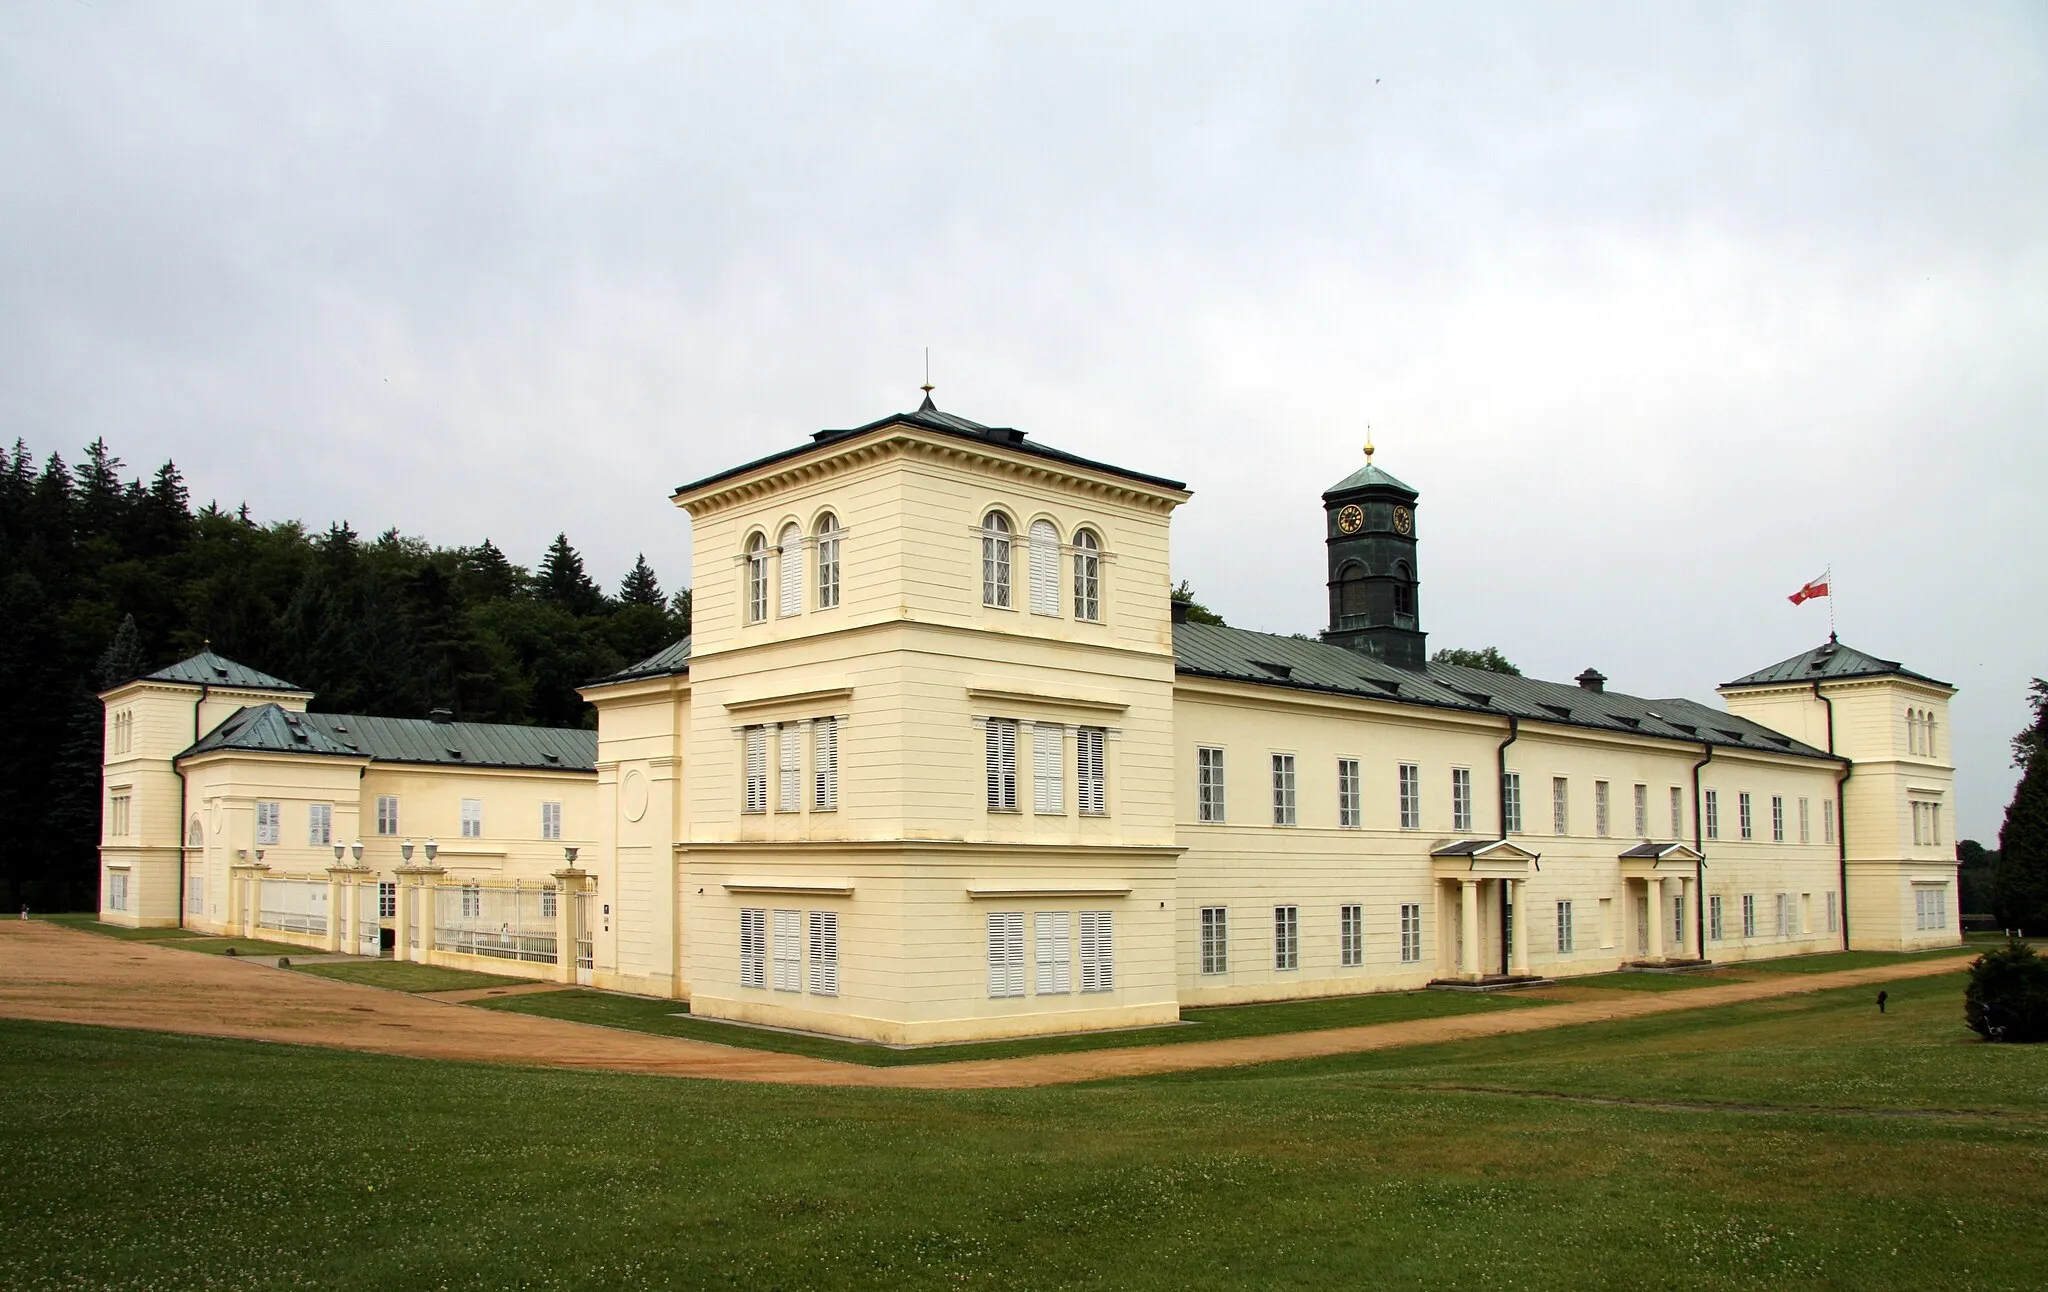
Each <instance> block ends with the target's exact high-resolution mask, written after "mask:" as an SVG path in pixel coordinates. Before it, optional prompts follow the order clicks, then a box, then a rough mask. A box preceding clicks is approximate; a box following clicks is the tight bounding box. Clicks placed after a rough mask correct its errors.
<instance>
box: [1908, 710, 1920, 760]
mask: <svg viewBox="0 0 2048 1292" xmlns="http://www.w3.org/2000/svg"><path fill="white" fill-rule="evenodd" d="M1906 752H1907V753H1909V754H1917V753H1919V752H1920V711H1919V710H1918V709H1908V710H1906Z"/></svg>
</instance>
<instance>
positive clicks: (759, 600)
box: [747, 531, 768, 624]
mask: <svg viewBox="0 0 2048 1292" xmlns="http://www.w3.org/2000/svg"><path fill="white" fill-rule="evenodd" d="M767 617H768V540H767V539H765V538H763V537H762V536H761V534H760V533H759V531H756V532H755V533H753V534H751V535H749V536H748V538H747V622H748V623H750V624H758V623H760V622H761V621H762V620H763V619H766V618H767Z"/></svg>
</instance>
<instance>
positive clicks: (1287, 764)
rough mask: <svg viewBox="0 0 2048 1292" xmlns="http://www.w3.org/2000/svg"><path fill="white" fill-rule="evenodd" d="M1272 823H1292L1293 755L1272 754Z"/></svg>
mask: <svg viewBox="0 0 2048 1292" xmlns="http://www.w3.org/2000/svg"><path fill="white" fill-rule="evenodd" d="M1273 824H1274V825H1293V824H1294V755H1293V754H1275V755H1273Z"/></svg>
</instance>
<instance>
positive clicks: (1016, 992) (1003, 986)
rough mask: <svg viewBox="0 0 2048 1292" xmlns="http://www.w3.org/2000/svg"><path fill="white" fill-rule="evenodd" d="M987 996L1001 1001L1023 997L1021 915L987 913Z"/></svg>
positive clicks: (1008, 912)
mask: <svg viewBox="0 0 2048 1292" xmlns="http://www.w3.org/2000/svg"><path fill="white" fill-rule="evenodd" d="M988 994H989V996H990V998H991V999H1003V998H1005V997H1010V996H1022V995H1023V994H1024V912H1022V911H990V912H989V913H988Z"/></svg>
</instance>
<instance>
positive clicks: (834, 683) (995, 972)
mask: <svg viewBox="0 0 2048 1292" xmlns="http://www.w3.org/2000/svg"><path fill="white" fill-rule="evenodd" d="M1188 498H1189V494H1188V491H1187V490H1186V488H1185V487H1184V486H1183V485H1181V484H1180V483H1179V482H1176V481H1173V480H1169V479H1165V478H1163V477H1159V476H1154V475H1148V474H1145V473H1142V472H1137V471H1131V470H1127V469H1124V468H1121V467H1115V466H1111V465H1108V464H1106V463H1101V462H1094V461H1090V460H1088V459H1085V458H1081V457H1077V456H1074V455H1072V454H1068V453H1063V452H1060V451H1058V450H1056V449H1052V448H1049V447H1047V446H1045V445H1043V444H1040V443H1038V442H1036V441H1035V440H1032V439H1030V438H1029V437H1027V436H1026V435H1024V434H1023V433H1022V432H1020V431H1016V430H1012V429H1008V428H1001V427H989V426H983V425H980V424H979V423H976V422H972V421H968V420H967V419H965V418H961V417H957V416H953V415H951V414H947V413H943V412H940V411H939V410H938V409H936V408H935V407H934V406H933V405H932V402H931V400H930V399H929V398H927V399H926V401H925V403H924V405H923V407H921V408H919V409H918V410H917V411H915V412H910V413H904V414H899V415H895V416H891V417H887V418H883V419H881V420H880V421H876V422H872V423H869V424H868V425H865V426H860V427H855V428H853V429H850V430H835V431H821V432H819V433H817V434H816V435H815V436H813V437H812V438H811V440H810V441H809V442H806V443H803V444H800V445H798V446H797V447H794V448H791V449H789V450H787V451H785V452H782V453H778V454H775V455H772V456H770V457H767V458H763V459H760V460H759V461H755V462H750V463H747V464H745V465H743V466H738V467H734V468H732V469H731V470H728V471H724V472H720V473H719V474H717V475H714V476H711V477H709V478H707V479H704V480H699V481H697V482H695V483H693V484H689V485H685V486H683V487H682V488H680V489H678V490H677V491H676V492H675V494H674V502H675V503H676V505H677V506H678V507H680V508H682V509H683V510H685V511H687V512H688V514H689V517H690V523H691V524H692V526H693V544H692V547H693V553H694V556H693V570H692V575H693V578H692V586H693V588H694V590H695V597H694V607H693V611H694V634H693V636H692V637H691V638H688V639H685V640H684V641H681V642H678V643H676V644H675V645H674V646H671V647H670V648H668V649H667V650H664V651H662V652H661V653H660V654H658V655H656V656H654V657H653V658H651V659H648V660H645V661H643V662H641V663H639V664H637V665H635V666H633V667H632V668H629V669H627V670H625V671H624V672H621V673H619V674H616V675H614V676H612V677H607V678H603V679H600V680H598V681H595V682H592V683H591V684H590V685H589V686H588V687H587V688H585V690H584V695H585V696H586V698H588V699H589V700H590V702H591V703H592V704H593V705H594V706H595V708H596V710H597V716H598V729H597V731H596V732H595V733H589V732H582V731H556V730H544V729H535V728H523V727H505V726H485V725H478V724H470V723H460V722H455V721H453V715H449V714H446V713H440V714H436V715H434V716H432V717H430V718H426V719H420V720H396V719H388V718H371V717H351V716H346V715H336V714H322V713H312V712H308V711H307V707H306V706H307V703H308V701H309V700H310V699H311V698H312V697H311V696H310V695H309V694H308V693H306V692H304V691H302V690H298V689H296V688H294V687H293V686H292V685H291V684H290V683H288V682H285V681H282V680H280V679H277V678H274V677H269V676H266V675H264V674H262V673H259V672H256V671H255V670H253V669H249V668H245V667H243V666H241V665H238V664H235V663H233V662H232V661H229V660H225V659H221V658H219V657H218V656H215V655H212V654H211V653H207V654H202V655H199V656H196V657H194V658H193V659H190V660H186V661H184V662H182V663H180V664H177V665H174V666H172V667H170V668H167V669H164V670H161V671H159V672H156V673H153V674H150V675H148V676H146V677H143V678H140V679H138V680H136V681H134V682H131V683H128V684H126V685H124V686H120V687H116V688H114V689H112V690H110V691H108V692H106V693H105V695H104V696H103V699H104V701H105V704H106V710H107V722H108V727H107V758H106V769H105V793H106V799H105V803H106V811H105V837H104V842H103V846H102V856H103V867H104V873H103V887H102V908H103V910H102V918H105V919H107V920H111V921H115V922H122V923H129V924H166V925H167V924H174V923H180V922H182V923H184V924H187V925H189V926H191V927H194V928H198V929H204V930H208V931H214V932H227V931H233V932H238V933H249V934H260V935H261V936H264V937H268V938H274V939H281V940H284V941H288V942H299V943H304V944H306V945H309V946H321V947H329V948H335V949H349V950H359V951H362V952H364V953H377V952H379V951H382V952H383V953H386V954H390V955H393V956H395V957H397V958H400V959H413V960H421V961H426V962H430V963H440V964H450V965H461V966H466V967H478V968H487V969H492V970H496V971H499V972H511V973H525V974H529V975H532V976H538V977H549V978H557V979H560V980H564V981H575V982H584V983H589V984H593V985H595V986H598V987H604V988H611V989H616V990H622V991H629V992H638V993H643V994H648V995H655V996H662V997H673V998H679V999H687V1000H688V1001H689V1002H690V1009H691V1011H692V1012H693V1013H694V1014H696V1015H699V1016H703V1017H711V1018H726V1019H734V1020H741V1021H747V1022H754V1023H762V1024H769V1025H774V1026H780V1027H792V1028H799V1029H803V1030H807V1031H815V1032H823V1033H831V1034H836V1035H842V1036H848V1037H856V1038H862V1039H869V1040H876V1041H883V1042H888V1043H895V1044H920V1043H928V1042H941V1041H955V1040H965V1039H976V1038H987V1037H999V1036H1012V1035H1023V1034H1031V1033H1044V1032H1061V1031H1077V1030H1085V1029H1096V1028H1111V1027H1129V1026H1139V1025H1145V1024H1153V1023H1162V1022H1168V1021H1171V1020H1173V1019H1175V1018H1176V1017H1178V1012H1179V1010H1180V1008H1181V1006H1183V1005H1191V1004H1219V1003H1227V1002H1236V1001H1254V1000H1274V999H1282V998H1289V997H1305V996H1321V995H1338V994H1349V993H1357V992H1366V991H1383V990H1401V989H1409V988H1417V987H1422V986H1424V985H1427V984H1429V983H1431V982H1435V981H1444V980H1449V981H1453V982H1464V983H1478V982H1484V981H1487V980H1490V979H1515V978H1538V977H1564V976H1567V975H1575V974H1590V973H1600V972H1605V971H1610V970H1613V969H1615V968H1617V967H1619V966H1623V965H1627V964H1668V963H1677V962H1686V961H1701V960H1711V961H1717V962H1719V961H1739V960H1744V959H1751V958H1757V957H1766V956H1782V955H1791V954H1799V953H1804V952H1812V951H1822V950H1831V949H1836V948H1839V947H1843V946H1851V947H1859V948H1865V947H1867V948H1917V947H1927V946H1935V945H1943V944H1952V943H1954V942H1956V941H1957V940H1958V939H1959V937H1960V933H1959V927H1958V914H1957V910H1956V903H1955V883H1956V866H1955V860H1954V850H1953V847H1952V845H1951V843H1950V841H1949V840H1948V838H1947V824H1946V817H1947V805H1948V804H1949V802H1950V800H1951V799H1952V784H1953V778H1954V769H1953V767H1952V766H1951V765H1950V763H1949V762H1948V761H1947V754H1948V744H1947V741H1946V738H1945V731H1946V725H1947V715H1948V702H1949V699H1950V697H1951V696H1952V695H1953V694H1954V688H1953V687H1950V686H1949V685H1947V684H1946V683H1942V682H1938V681H1935V680H1933V679H1932V678H1929V677H1925V676H1922V675H1921V674H1919V673H1916V672H1913V671H1911V670H1909V669H1906V668H1903V667H1901V666H1900V665H1899V664H1897V663H1895V662H1892V661H1888V660H1883V659H1879V658H1877V657H1875V656H1871V655H1867V654H1864V653H1862V652H1860V651H1857V650H1854V649H1851V648H1850V647H1848V646H1846V645H1843V644H1841V643H1839V642H1837V641H1835V640H1833V639H1832V638H1830V640H1829V641H1828V642H1826V643H1824V644H1823V645H1821V646H1819V647H1817V648H1815V649H1813V650H1810V651H1807V652H1804V653H1803V654H1801V655H1798V656H1795V657H1794V658H1792V659H1789V660H1785V661H1783V662H1781V663H1778V664H1774V665H1772V666H1771V667H1769V668H1765V669H1762V670H1759V671H1757V672H1753V673H1750V674H1747V675H1745V676H1742V677H1739V678H1737V679H1736V680H1735V681H1733V682H1729V683H1727V684H1726V685H1724V686H1722V687H1721V688H1720V697H1721V701H1722V703H1721V705H1719V706H1715V705H1710V704H1703V703H1699V702H1695V701H1691V700H1684V699H1645V698H1641V697H1637V696H1634V695H1628V694H1623V693H1621V692H1619V691H1614V690H1609V689H1608V688H1607V686H1606V679H1605V678H1603V677H1602V676H1601V675H1600V674H1599V673H1598V672H1596V671H1594V670H1592V669H1588V670H1586V671H1585V672H1584V673H1582V674H1581V675H1580V676H1579V677H1578V678H1577V679H1576V681H1575V682H1572V683H1553V682H1542V681H1536V680H1534V679H1529V678H1523V677H1515V676H1507V675H1502V674H1497V673H1492V672H1485V671H1480V670H1475V669H1469V668H1461V667H1454V666H1447V665H1442V664H1433V663H1430V662H1429V661H1428V656H1427V652H1426V641H1427V638H1426V634H1425V632H1424V629H1423V619H1422V610H1421V603H1420V578H1419V570H1420V564H1419V560H1418V553H1419V535H1420V530H1419V521H1418V511H1419V505H1418V504H1419V502H1420V498H1419V495H1418V494H1417V492H1416V491H1415V490H1413V489H1411V488H1410V487H1409V486H1407V485H1405V484H1403V483H1402V482H1401V481H1399V480H1397V479H1395V478H1394V477H1393V476H1391V475H1389V474H1388V473H1387V472H1385V471H1384V470H1382V469H1381V468H1379V467H1377V466H1375V465H1373V464H1372V462H1371V453H1370V450H1368V458H1367V463H1366V465H1365V466H1364V467H1363V468H1362V469H1360V470H1359V471H1358V472H1356V473H1355V474H1353V475H1351V476H1349V477H1348V478H1346V479H1345V480H1343V481H1341V482H1340V483H1338V484H1336V485H1334V486H1332V487H1331V489H1330V490H1329V491H1328V492H1327V493H1325V494H1324V495H1323V499H1322V503H1323V508H1324V512H1325V522H1326V554H1325V555H1326V560H1327V568H1328V584H1329V598H1330V602H1329V626H1328V628H1327V629H1326V630H1325V631H1324V632H1323V634H1322V639H1321V640H1320V641H1311V640H1307V639H1304V638H1298V637H1286V636H1278V635H1274V634H1269V633H1258V632H1249V631H1245V630H1241V629H1235V628H1226V627H1221V626H1215V625H1206V624H1198V623H1189V622H1185V621H1184V619H1183V616H1182V615H1181V614H1179V613H1177V610H1184V609H1185V607H1177V605H1176V603H1174V602H1173V601H1172V599H1171V596H1170V592H1169V589H1170V587H1171V586H1172V583H1171V579H1170V575H1169V531H1170V522H1171V518H1172V515H1173V512H1174V510H1175V509H1176V508H1178V507H1179V506H1180V505H1181V504H1183V503H1185V502H1186V501H1188Z"/></svg>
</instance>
